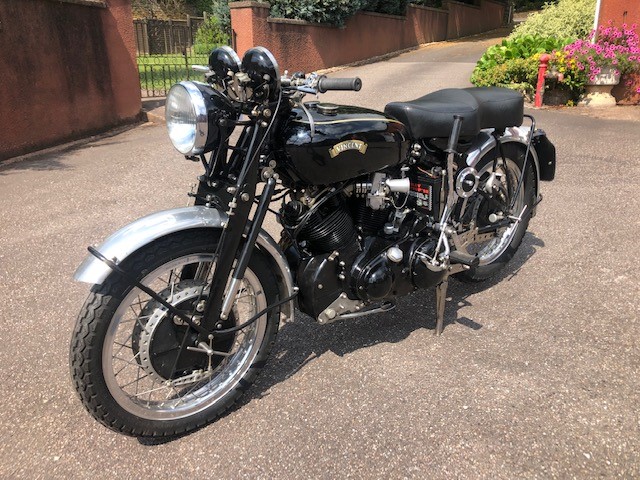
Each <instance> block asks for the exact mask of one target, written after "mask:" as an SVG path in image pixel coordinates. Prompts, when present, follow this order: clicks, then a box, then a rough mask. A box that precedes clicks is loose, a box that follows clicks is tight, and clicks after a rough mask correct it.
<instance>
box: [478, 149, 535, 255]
mask: <svg viewBox="0 0 640 480" xmlns="http://www.w3.org/2000/svg"><path fill="white" fill-rule="evenodd" d="M504 163H506V168H505V165H504ZM504 163H502V162H500V165H499V166H498V173H502V174H503V177H502V179H501V182H500V183H501V188H502V189H503V190H504V192H506V194H507V202H511V198H512V195H513V193H514V192H513V191H509V188H508V185H511V186H512V187H511V189H512V190H513V189H515V188H516V185H517V184H518V180H519V179H520V168H519V167H518V165H517V164H516V163H515V162H514V161H513V160H511V159H510V158H507V159H505V162H504ZM492 170H493V163H492V162H489V163H487V165H485V166H484V168H482V169H481V170H480V171H479V172H478V176H479V177H480V179H481V181H480V184H481V185H482V183H483V181H484V180H485V179H486V177H487V176H488V175H489V174H490V173H491V172H492ZM505 174H506V175H509V179H510V182H509V184H507V181H506V176H505ZM523 208H524V185H523V186H522V188H520V191H519V192H518V198H517V199H516V202H515V204H514V207H513V212H514V214H515V215H519V214H520V212H521V211H522V209H523ZM518 227H519V223H512V224H511V225H509V226H508V227H504V228H501V229H499V230H498V231H497V232H496V234H495V236H493V237H492V238H490V239H488V240H484V241H480V242H476V243H472V244H470V245H468V246H467V252H468V253H470V254H471V255H476V256H477V257H478V259H479V261H480V263H479V265H488V264H490V263H493V262H494V261H496V260H497V259H498V258H499V257H500V256H501V255H502V254H503V253H504V252H505V251H506V250H507V248H508V247H509V245H510V244H511V241H512V240H513V238H514V237H515V235H516V232H517V231H518Z"/></svg>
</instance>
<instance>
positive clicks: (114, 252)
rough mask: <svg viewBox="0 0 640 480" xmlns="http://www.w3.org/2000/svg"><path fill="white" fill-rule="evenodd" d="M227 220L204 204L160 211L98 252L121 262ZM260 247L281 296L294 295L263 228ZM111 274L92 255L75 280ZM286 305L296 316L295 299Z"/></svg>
mask: <svg viewBox="0 0 640 480" xmlns="http://www.w3.org/2000/svg"><path fill="white" fill-rule="evenodd" d="M227 220H228V217H227V215H226V213H224V212H221V211H218V210H216V209H213V208H207V207H203V206H195V207H185V208H176V209H173V210H166V211H163V212H157V213H153V214H151V215H148V216H146V217H143V218H140V219H138V220H136V221H134V222H132V223H130V224H129V225H127V226H125V227H123V228H122V229H120V230H118V231H117V232H115V233H114V234H112V235H111V236H109V238H107V239H106V240H105V241H104V242H103V243H102V245H100V246H99V247H98V251H99V252H100V253H102V254H103V255H104V256H105V257H107V258H110V259H112V260H114V261H115V262H116V263H120V262H122V261H123V260H124V259H125V258H127V257H128V256H129V255H131V254H132V253H133V252H135V251H136V250H138V249H139V248H141V247H143V246H144V245H147V244H148V243H150V242H153V241H154V240H157V239H158V238H160V237H163V236H165V235H169V234H171V233H175V232H178V231H181V230H188V229H191V228H223V227H224V225H225V224H226V222H227ZM256 246H257V247H258V248H259V249H260V250H262V251H263V252H264V253H266V254H267V256H268V258H269V259H270V261H271V262H272V267H273V270H274V272H276V274H277V275H278V277H279V278H280V279H281V282H280V283H281V285H280V295H281V297H282V298H285V297H288V296H290V295H292V294H293V292H294V284H293V276H292V274H291V270H290V269H289V265H288V264H287V261H286V259H285V257H284V254H283V253H282V251H281V249H280V247H279V246H278V244H277V243H276V242H275V240H274V239H273V238H271V236H270V235H269V234H268V233H267V232H265V231H264V230H261V231H260V234H259V235H258V240H257V241H256ZM110 273H111V269H110V268H109V267H108V266H107V265H106V264H105V263H103V262H101V261H100V260H98V259H97V258H95V257H94V256H93V255H91V254H89V255H87V257H86V258H85V259H84V261H83V262H82V264H81V265H80V266H79V267H78V269H77V270H76V272H75V275H74V279H75V280H77V281H79V282H84V283H89V284H101V283H102V282H104V280H105V279H106V278H107V276H108V275H109V274H110ZM284 307H285V308H284V312H283V313H284V314H285V316H286V317H287V318H288V319H293V310H294V305H293V301H292V302H290V303H289V304H288V305H285V306H284Z"/></svg>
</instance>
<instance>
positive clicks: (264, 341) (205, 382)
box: [70, 230, 279, 437]
mask: <svg viewBox="0 0 640 480" xmlns="http://www.w3.org/2000/svg"><path fill="white" fill-rule="evenodd" d="M216 244H217V234H216V232H214V231H211V230H190V231H185V232H179V233H177V234H173V235H170V236H167V237H163V238H161V239H159V240H157V241H155V242H153V243H151V244H149V245H147V246H144V247H142V248H141V249H140V250H138V251H136V252H135V253H134V254H132V255H131V256H130V257H128V258H127V259H126V261H125V262H123V265H122V266H123V268H124V269H125V270H127V271H128V272H129V273H131V274H133V275H134V276H136V278H137V279H138V280H139V281H140V282H141V283H142V284H144V285H145V286H147V287H149V288H151V289H153V290H154V291H155V292H156V293H157V294H159V295H160V296H161V297H163V298H164V299H165V300H166V301H167V302H169V303H171V304H172V305H173V306H175V307H176V308H178V309H180V310H183V311H185V312H187V313H188V314H192V315H197V314H198V312H201V311H202V310H203V307H204V303H205V300H206V299H207V295H208V292H209V290H210V285H211V281H212V279H214V278H215V271H214V270H215V266H214V256H215V248H216ZM277 300H278V289H277V280H276V278H275V276H274V275H273V273H272V272H271V271H270V269H269V267H268V263H267V261H266V259H265V258H263V257H262V256H261V254H260V253H259V252H258V251H255V252H254V254H253V256H252V258H251V261H250V262H249V266H248V268H247V270H246V273H245V276H244V279H243V280H242V285H241V288H240V290H239V293H238V295H237V297H236V300H235V303H234V306H233V308H232V311H231V313H230V315H229V317H228V318H227V319H226V320H224V321H220V322H219V324H218V325H217V327H218V328H221V329H227V328H230V327H233V326H235V325H240V324H242V323H244V322H246V321H247V320H248V319H249V318H251V317H252V316H254V315H255V314H256V313H258V312H260V311H261V310H263V309H264V308H266V307H267V306H268V305H269V304H272V303H275V302H277ZM195 318H198V317H197V316H196V317H195ZM278 323H279V314H278V310H277V309H275V310H274V311H272V312H271V313H269V314H265V315H263V316H262V317H260V318H259V319H258V320H257V321H256V322H254V323H253V324H251V325H250V326H248V327H247V328H245V329H243V330H241V331H238V332H236V333H230V334H227V335H225V336H215V337H214V339H213V340H211V341H210V344H209V345H208V346H209V349H210V350H213V352H214V353H213V354H212V355H208V354H207V353H205V352H203V351H202V349H201V350H200V351H198V350H193V349H189V350H186V349H184V348H182V346H183V344H184V345H185V346H191V347H194V346H195V343H196V339H197V334H196V332H195V331H194V330H193V329H192V328H191V327H189V326H188V325H186V324H185V323H184V322H182V321H181V320H180V319H179V318H178V317H173V316H172V315H170V314H169V312H168V311H167V309H166V307H164V306H163V305H161V304H160V303H158V302H157V301H155V300H153V299H152V298H151V297H149V295H147V294H146V293H144V292H142V291H141V290H139V289H138V288H136V287H131V286H130V285H129V284H128V283H127V282H126V281H125V280H123V279H122V278H121V277H120V276H119V275H118V274H117V273H112V274H111V275H109V277H108V278H107V279H106V280H105V281H104V282H103V283H102V284H101V285H97V286H95V287H94V288H93V289H92V292H91V294H90V295H89V297H88V298H87V300H86V302H85V304H84V306H83V308H82V310H81V312H80V314H79V316H78V320H77V323H76V326H75V329H74V332H73V337H72V340H71V351H70V357H71V358H70V361H71V376H72V380H73V383H74V386H75V387H76V390H77V392H78V394H79V395H80V399H81V400H82V403H83V404H84V406H85V407H86V408H87V410H88V411H89V412H90V413H91V414H92V415H93V416H94V417H95V418H96V419H97V420H98V421H100V422H101V423H103V424H104V425H106V426H107V427H109V428H111V429H113V430H116V431H118V432H121V433H125V434H128V435H134V436H151V437H163V436H173V435H178V434H182V433H185V432H188V431H190V430H194V429H196V428H198V427H200V426H203V425H205V424H207V423H209V422H211V421H213V420H214V419H215V418H216V417H218V416H219V415H220V414H222V413H223V412H224V411H225V410H227V409H228V408H229V407H230V406H231V405H233V404H234V403H235V402H236V400H237V399H238V398H239V396H240V395H241V393H242V392H243V391H244V390H246V389H247V388H248V386H249V385H250V384H251V383H252V382H253V380H254V379H255V377H256V375H257V374H258V371H259V370H260V368H261V367H262V366H263V365H264V362H265V360H266V358H267V356H268V354H269V351H270V349H271V346H272V345H273V342H274V340H275V337H276V333H277V330H278Z"/></svg>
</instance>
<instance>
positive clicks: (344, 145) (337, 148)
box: [329, 140, 368, 158]
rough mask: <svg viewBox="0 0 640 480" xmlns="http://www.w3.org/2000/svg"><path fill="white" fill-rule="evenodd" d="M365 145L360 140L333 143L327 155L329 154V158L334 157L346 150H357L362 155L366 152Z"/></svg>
mask: <svg viewBox="0 0 640 480" xmlns="http://www.w3.org/2000/svg"><path fill="white" fill-rule="evenodd" d="M367 146H368V145H367V144H366V143H364V142H363V141H362V140H347V141H345V142H340V143H338V144H336V145H334V146H333V148H330V149H329V155H331V158H335V157H337V156H338V155H340V154H341V153H342V152H346V151H347V150H358V151H359V152H360V153H362V154H363V155H364V154H365V153H366V152H367Z"/></svg>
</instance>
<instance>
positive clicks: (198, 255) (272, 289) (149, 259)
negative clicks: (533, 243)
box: [70, 47, 556, 437]
mask: <svg viewBox="0 0 640 480" xmlns="http://www.w3.org/2000/svg"><path fill="white" fill-rule="evenodd" d="M195 68H197V69H198V70H199V71H201V72H202V73H203V75H204V77H205V80H206V81H204V82H193V81H184V82H180V83H178V84H176V85H174V86H173V87H172V88H171V90H170V92H169V94H168V96H167V99H166V121H167V128H168V134H169V138H170V140H171V142H172V143H173V145H174V146H175V148H176V149H177V150H178V151H179V152H180V153H181V154H183V155H184V156H185V158H186V159H187V160H191V161H196V162H201V163H202V167H203V174H202V175H201V176H200V177H199V178H198V188H197V190H196V191H194V192H192V193H191V196H192V197H193V199H194V200H193V206H191V207H186V208H177V209H174V210H168V211H162V212H158V213H154V214H152V215H149V216H147V217H144V218H141V219H139V220H137V221H135V222H133V223H131V224H129V225H127V226H125V227H124V228H122V229H121V230H119V231H118V232H116V233H114V234H113V235H111V236H110V237H109V238H107V239H106V240H105V241H104V243H102V245H100V246H99V247H97V248H93V247H89V255H88V256H87V258H86V259H85V261H84V262H83V264H82V265H81V266H80V267H79V268H78V270H77V272H76V275H75V278H76V279H77V280H78V281H81V282H86V283H89V284H91V285H93V286H92V289H91V293H90V294H89V297H88V298H87V300H86V302H85V304H84V306H83V307H82V310H81V312H80V314H79V317H78V320H77V323H76V326H75V330H74V333H73V338H72V341H71V351H70V363H71V375H72V379H73V382H74V385H75V388H76V390H77V392H78V394H79V396H80V399H81V400H82V403H83V404H84V406H85V407H86V408H87V410H88V411H89V412H90V413H91V414H92V415H93V416H94V417H95V418H96V419H97V420H98V421H100V422H101V423H103V424H104V425H106V426H107V427H109V428H111V429H113V430H116V431H118V432H121V433H124V434H128V435H135V436H149V437H162V436H172V435H178V434H182V433H185V432H188V431H190V430H193V429H196V428H198V427H200V426H202V425H205V424H207V423H209V422H211V421H213V420H214V419H215V418H216V417H218V416H220V415H221V414H222V413H223V412H225V411H226V410H227V409H229V407H231V406H232V405H233V404H234V403H235V402H236V401H237V400H238V398H239V397H240V395H241V394H242V392H243V391H245V390H247V388H248V387H249V386H250V385H251V383H252V382H253V381H254V379H255V378H256V375H257V374H258V372H259V371H260V369H262V368H263V367H264V365H265V363H266V360H267V357H268V355H269V351H270V349H271V347H272V345H273V344H274V340H275V338H276V333H277V332H278V327H279V324H280V322H281V321H292V320H293V316H294V308H296V307H297V308H298V309H299V310H300V311H302V312H303V313H304V314H306V315H309V316H311V317H312V318H313V319H315V320H317V322H319V323H321V324H329V323H331V322H335V321H337V320H342V321H344V320H348V319H352V318H356V317H360V316H363V315H370V314H375V313H379V312H386V311H388V310H390V309H392V308H394V307H395V302H396V299H397V298H398V297H401V296H403V295H407V294H409V293H411V292H414V291H415V290H418V289H427V288H434V289H435V292H436V295H435V297H436V312H437V318H436V326H435V332H436V333H438V334H439V333H441V332H442V329H443V318H444V308H445V297H446V289H447V285H448V279H449V277H450V276H452V275H454V276H456V277H457V278H458V279H461V280H463V281H472V282H476V281H481V280H484V279H486V278H488V277H490V276H491V275H493V274H495V273H496V272H497V271H498V270H500V269H501V268H503V267H504V266H505V264H507V262H508V261H509V260H510V259H511V258H512V257H513V255H514V253H515V252H516V250H517V249H518V247H519V245H520V243H521V241H522V238H523V236H524V234H525V232H526V230H527V226H528V223H529V220H530V218H531V217H533V215H534V214H535V211H536V206H537V204H538V203H539V202H540V200H541V199H542V197H541V195H540V181H543V180H546V181H549V180H552V179H553V177H554V175H555V164H556V156H555V148H554V147H553V145H552V144H551V142H550V141H549V140H548V138H547V136H546V134H545V133H544V132H543V131H542V130H539V129H537V128H536V126H535V120H534V119H533V117H531V116H528V115H524V110H523V98H522V96H521V95H520V94H518V93H517V92H513V91H511V90H507V89H501V88H464V89H445V90H440V91H436V92H433V93H429V94H428V95H425V96H422V97H420V98H418V99H416V100H413V101H406V102H393V103H389V104H388V105H387V106H386V108H385V111H384V112H378V111H374V110H369V109H366V108H360V107H354V106H344V105H336V104H332V103H326V102H319V101H315V100H312V101H307V102H305V101H304V98H305V96H306V95H314V96H315V97H313V98H318V97H319V94H322V93H325V92H327V91H329V90H351V91H358V90H360V88H361V85H362V83H361V81H360V79H359V78H328V77H326V76H323V75H317V74H314V73H312V74H303V73H296V74H293V75H288V74H286V73H285V75H281V74H280V71H279V68H278V64H277V62H276V60H275V58H274V57H273V55H272V54H271V53H270V52H269V51H268V50H266V49H265V48H263V47H256V48H252V49H250V50H249V51H247V52H246V53H245V55H244V57H243V59H242V60H241V59H240V58H239V56H238V55H237V54H236V53H235V52H234V51H233V50H232V49H231V48H229V47H221V48H218V49H216V50H214V51H213V52H212V53H211V55H210V58H209V65H208V66H207V67H195ZM525 119H526V120H525ZM234 131H235V134H234ZM269 213H271V214H274V215H275V216H276V218H277V221H278V222H279V225H280V226H281V230H282V231H281V234H280V238H279V239H278V241H276V240H274V239H273V238H272V237H271V236H270V235H269V234H268V233H267V232H266V231H265V230H264V229H263V223H264V220H265V217H266V215H267V214H269Z"/></svg>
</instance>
